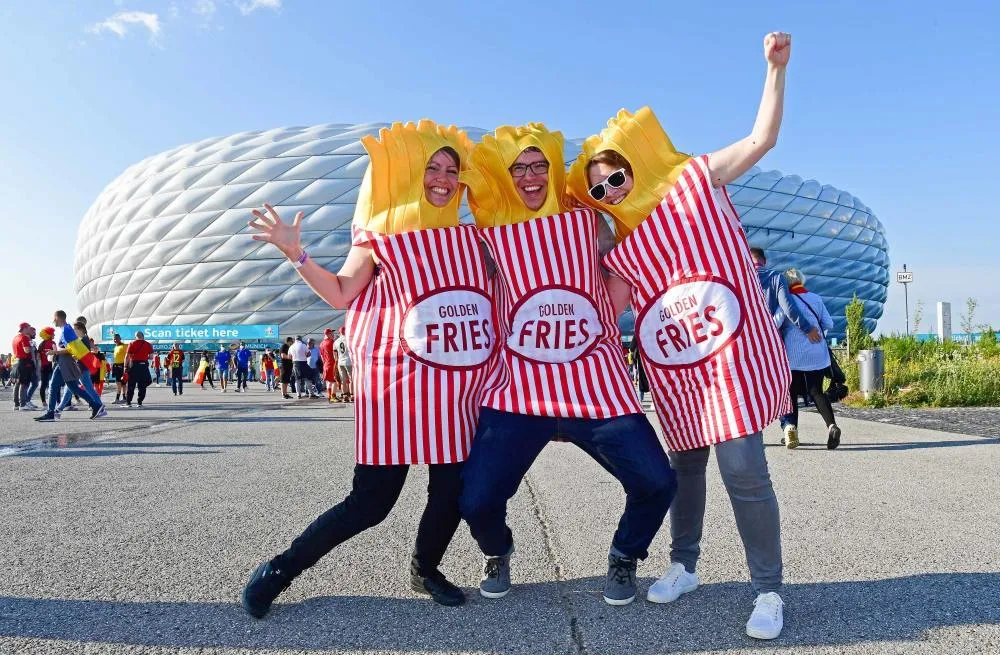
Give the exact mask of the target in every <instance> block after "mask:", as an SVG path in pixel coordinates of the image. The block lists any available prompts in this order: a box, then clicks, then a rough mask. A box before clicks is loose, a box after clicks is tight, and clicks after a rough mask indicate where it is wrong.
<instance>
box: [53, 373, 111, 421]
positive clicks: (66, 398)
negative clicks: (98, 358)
mask: <svg viewBox="0 0 1000 655" xmlns="http://www.w3.org/2000/svg"><path fill="white" fill-rule="evenodd" d="M81 368H84V369H86V366H81ZM64 382H65V381H64ZM80 386H81V387H82V388H83V389H84V390H85V391H86V392H87V393H88V394H90V396H91V398H94V399H96V400H97V404H98V405H100V404H101V397H100V396H98V395H97V389H95V388H94V381H93V380H91V379H90V371H89V370H84V372H83V376H81V377H80ZM77 395H78V396H80V397H81V398H83V394H81V393H80V392H79V391H78V392H77ZM71 402H73V390H72V389H70V388H69V385H67V386H66V390H65V391H64V392H63V397H62V402H61V403H59V411H60V412H61V411H62V410H64V409H66V408H67V407H69V404H70V403H71ZM88 404H90V401H88ZM91 407H93V405H91Z"/></svg>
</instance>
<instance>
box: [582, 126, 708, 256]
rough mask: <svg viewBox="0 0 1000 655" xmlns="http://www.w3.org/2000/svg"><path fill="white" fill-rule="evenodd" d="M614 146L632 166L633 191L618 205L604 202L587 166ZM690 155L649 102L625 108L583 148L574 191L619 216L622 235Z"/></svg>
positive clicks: (643, 215) (674, 178) (646, 211)
mask: <svg viewBox="0 0 1000 655" xmlns="http://www.w3.org/2000/svg"><path fill="white" fill-rule="evenodd" d="M605 150H614V151H615V152H617V153H618V154H620V155H622V156H623V157H625V159H627V160H628V162H629V164H631V166H632V173H633V175H632V179H633V185H632V191H631V192H630V193H629V194H628V195H627V196H626V197H625V199H624V200H622V201H621V202H620V203H619V204H617V205H604V204H601V203H599V202H597V201H596V200H594V199H593V198H591V197H590V193H589V191H590V186H591V184H590V180H589V178H588V176H587V167H588V164H590V160H591V159H592V158H593V157H594V155H596V154H597V153H599V152H603V151H605ZM689 159H691V157H690V156H689V155H685V154H684V153H680V152H677V149H676V148H674V144H673V143H671V142H670V137H668V136H667V133H666V132H664V131H663V127H661V126H660V122H659V121H658V120H656V115H655V114H653V110H652V109H650V108H649V107H643V108H642V109H640V110H638V111H637V112H635V114H632V113H629V112H628V111H626V110H624V109H622V110H620V111H619V112H618V115H617V116H615V117H614V118H612V119H610V120H609V121H608V126H607V127H606V128H604V129H603V130H601V133H600V134H596V135H594V136H592V137H590V138H588V139H587V140H586V141H584V143H583V152H581V153H580V156H579V157H577V159H576V161H575V162H573V165H572V166H570V169H569V182H568V185H567V186H568V189H569V194H570V195H571V196H572V197H573V198H574V199H576V200H577V201H578V202H580V203H581V204H584V205H586V206H588V207H593V208H594V209H596V210H597V211H601V212H605V213H609V214H611V215H612V216H614V218H615V232H616V233H617V237H618V240H619V241H621V240H622V239H624V238H625V237H626V236H628V235H629V234H630V233H631V232H632V230H634V229H635V228H636V227H637V226H638V225H639V223H641V222H642V221H643V219H645V218H646V217H647V216H649V213H650V212H651V211H653V208H655V207H656V206H657V205H658V204H660V202H662V201H663V198H664V196H666V195H667V193H669V191H670V189H671V187H673V185H674V182H676V181H677V178H678V177H680V174H681V171H683V170H684V166H686V165H687V162H688V160H689Z"/></svg>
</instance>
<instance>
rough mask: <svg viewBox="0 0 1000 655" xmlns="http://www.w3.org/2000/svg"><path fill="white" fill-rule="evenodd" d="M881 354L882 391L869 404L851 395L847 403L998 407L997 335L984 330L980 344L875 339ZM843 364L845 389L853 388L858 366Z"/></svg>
mask: <svg viewBox="0 0 1000 655" xmlns="http://www.w3.org/2000/svg"><path fill="white" fill-rule="evenodd" d="M877 347H879V348H881V349H882V351H883V353H884V356H885V387H884V390H883V391H882V392H881V393H879V394H872V395H871V397H870V398H868V400H864V399H863V398H861V397H860V396H852V398H851V399H849V400H853V403H852V404H859V405H865V406H869V407H873V406H879V407H883V406H885V405H896V404H899V405H905V406H908V407H928V406H929V407H971V406H1000V347H998V345H997V338H996V334H995V333H993V332H992V331H986V332H984V334H983V336H982V337H981V338H980V339H979V342H978V343H976V344H974V345H971V344H960V343H955V342H951V341H949V342H944V343H939V342H937V341H918V340H917V339H916V338H914V337H912V336H900V335H891V336H884V337H882V338H880V339H879V341H878V344H877ZM851 359H852V361H842V366H843V367H844V372H845V373H846V374H847V378H848V386H850V387H851V389H857V388H858V386H857V385H858V364H857V361H853V360H855V358H853V357H852V358H851Z"/></svg>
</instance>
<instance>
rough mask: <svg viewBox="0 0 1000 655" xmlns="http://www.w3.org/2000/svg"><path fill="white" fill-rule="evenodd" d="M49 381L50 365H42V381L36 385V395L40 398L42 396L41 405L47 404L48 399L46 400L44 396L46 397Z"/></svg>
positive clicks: (50, 375)
mask: <svg viewBox="0 0 1000 655" xmlns="http://www.w3.org/2000/svg"><path fill="white" fill-rule="evenodd" d="M51 381H52V367H51V366H43V367H42V382H41V385H40V386H39V387H38V395H39V396H41V398H42V404H43V405H47V404H48V400H46V398H47V396H46V394H47V393H48V391H49V382H51Z"/></svg>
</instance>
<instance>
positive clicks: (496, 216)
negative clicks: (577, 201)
mask: <svg viewBox="0 0 1000 655" xmlns="http://www.w3.org/2000/svg"><path fill="white" fill-rule="evenodd" d="M532 146H533V147H536V148H538V149H539V150H541V151H542V153H543V154H544V155H545V157H546V159H548V161H549V163H550V168H549V189H548V196H547V199H546V203H545V205H544V206H542V207H541V208H540V209H539V210H537V211H531V210H529V209H527V208H526V206H525V205H524V203H523V201H522V200H521V199H520V197H519V196H518V193H517V189H516V187H515V186H514V182H513V179H512V178H511V175H510V172H509V170H508V169H509V167H510V166H511V164H513V163H514V160H515V159H517V157H518V156H519V155H520V153H521V152H522V151H523V150H524V149H525V148H528V147H532ZM562 153H563V140H562V135H560V134H559V133H558V132H549V131H548V130H546V129H545V127H544V126H543V125H541V124H537V123H533V124H531V125H529V126H527V127H521V128H512V127H501V128H499V129H497V131H496V136H495V137H493V136H486V137H484V138H483V141H482V142H481V143H480V144H477V145H476V147H475V149H474V150H473V155H472V170H470V171H469V172H468V173H467V174H466V175H465V177H464V178H463V179H467V180H468V182H469V205H470V207H471V208H472V212H473V214H474V215H475V216H476V222H477V224H478V225H479V226H480V228H481V233H480V234H481V236H482V238H483V240H484V241H485V242H486V244H487V245H488V247H489V250H490V253H491V255H492V256H493V259H494V260H495V262H496V266H497V275H496V279H495V280H494V304H495V311H496V316H497V323H498V326H497V331H498V333H497V341H498V346H499V364H498V372H497V373H498V374H497V379H496V381H495V383H494V384H492V385H491V386H490V388H489V390H488V391H487V393H486V397H485V399H484V400H483V405H484V406H485V407H490V408H492V409H496V410H500V411H505V412H512V413H516V414H527V415H531V416H556V417H562V418H592V419H606V418H612V417H616V416H622V415H625V414H634V413H637V412H641V411H642V410H641V409H640V406H639V402H638V398H636V395H635V391H634V389H633V387H632V383H631V380H630V379H629V375H628V370H627V368H626V366H625V359H624V356H623V354H622V347H621V334H620V332H619V330H618V323H617V321H616V320H615V313H614V309H613V307H612V304H611V299H610V297H609V295H608V292H607V287H606V286H605V283H604V279H603V277H602V276H601V270H600V266H599V257H598V252H597V221H598V220H603V219H601V218H600V217H598V216H597V215H596V214H595V213H594V212H592V211H590V210H589V209H580V210H575V211H566V208H565V207H564V206H563V205H562V199H563V184H564V181H565V173H564V169H563V154H562Z"/></svg>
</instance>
